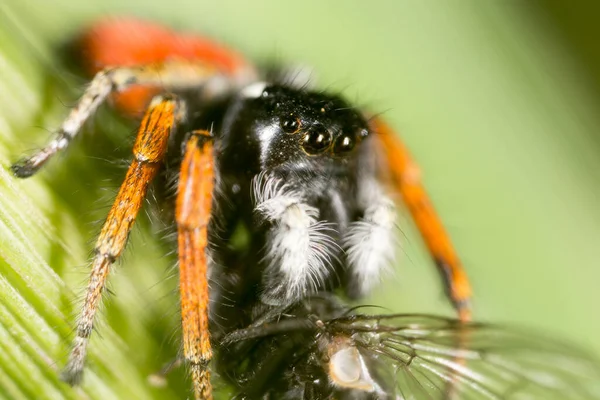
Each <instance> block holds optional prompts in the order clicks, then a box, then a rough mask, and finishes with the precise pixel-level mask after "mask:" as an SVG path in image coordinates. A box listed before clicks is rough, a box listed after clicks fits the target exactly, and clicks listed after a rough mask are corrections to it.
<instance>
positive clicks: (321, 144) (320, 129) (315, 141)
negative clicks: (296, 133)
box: [302, 125, 332, 154]
mask: <svg viewBox="0 0 600 400" xmlns="http://www.w3.org/2000/svg"><path fill="white" fill-rule="evenodd" d="M331 141H332V137H331V133H329V131H328V130H327V129H326V128H325V127H324V126H323V125H315V126H313V127H312V128H310V130H309V131H308V132H306V134H305V135H304V137H303V138H302V147H303V148H304V151H306V152H307V153H308V154H319V153H322V152H324V151H325V150H327V149H328V148H329V146H330V145H331Z"/></svg>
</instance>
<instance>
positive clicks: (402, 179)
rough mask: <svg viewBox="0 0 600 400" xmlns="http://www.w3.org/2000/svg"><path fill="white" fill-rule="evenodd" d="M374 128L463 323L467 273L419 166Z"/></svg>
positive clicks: (386, 131)
mask: <svg viewBox="0 0 600 400" xmlns="http://www.w3.org/2000/svg"><path fill="white" fill-rule="evenodd" d="M374 129H375V132H376V134H377V137H378V138H379V140H380V142H381V144H382V149H383V151H384V154H385V159H386V168H387V170H388V171H389V178H390V179H391V181H392V185H393V186H394V187H395V188H396V189H397V190H398V191H399V192H400V194H401V195H402V198H403V200H404V203H405V204H406V206H407V207H408V210H409V212H410V214H411V216H412V219H413V220H414V221H415V223H416V225H417V227H418V228H419V231H420V232H421V236H422V237H423V240H424V241H425V244H426V245H427V247H428V249H429V251H430V253H431V255H432V257H433V259H434V261H435V263H436V264H437V266H438V268H439V269H440V271H441V272H442V274H443V277H444V279H445V284H446V288H447V291H448V294H449V296H450V299H451V300H452V302H453V303H454V306H455V307H456V309H457V311H458V315H459V317H460V319H461V320H462V321H469V320H470V319H471V304H470V300H471V285H470V284H469V279H468V278H467V274H466V272H465V270H464V269H463V266H462V264H461V262H460V259H459V258H458V255H457V254H456V251H455V250H454V247H453V246H452V243H451V242H450V238H449V237H448V234H447V233H446V231H445V230H444V227H443V225H442V223H441V221H440V218H439V217H438V215H437V214H436V212H435V210H434V208H433V205H432V204H431V201H430V199H429V196H427V192H426V191H425V188H424V187H423V185H422V184H421V179H420V176H419V175H420V174H419V167H418V166H417V164H416V163H415V162H414V161H413V160H412V158H411V157H410V154H409V153H408V151H407V149H406V148H405V147H404V145H403V144H402V142H401V141H400V139H399V138H398V136H397V135H396V134H395V133H394V132H393V131H392V130H391V128H390V127H389V126H388V125H387V124H385V123H384V122H383V121H381V120H380V119H376V120H374Z"/></svg>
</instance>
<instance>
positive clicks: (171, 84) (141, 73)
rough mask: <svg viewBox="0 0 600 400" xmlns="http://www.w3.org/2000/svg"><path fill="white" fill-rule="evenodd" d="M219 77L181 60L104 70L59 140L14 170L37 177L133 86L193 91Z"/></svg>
mask: <svg viewBox="0 0 600 400" xmlns="http://www.w3.org/2000/svg"><path fill="white" fill-rule="evenodd" d="M218 74H219V71H218V70H216V68H215V67H214V66H211V65H206V64H202V63H197V62H195V61H186V60H181V59H175V60H169V61H165V62H164V63H160V64H148V65H142V66H135V67H119V68H107V69H104V70H102V71H100V72H98V73H97V74H96V76H95V77H94V79H92V81H91V82H90V85H89V86H88V88H87V90H86V91H85V93H84V94H83V96H82V97H81V99H79V102H78V103H77V105H76V106H75V107H74V108H73V109H71V112H70V113H69V115H68V116H67V118H66V119H65V120H64V122H63V123H62V125H61V126H60V128H59V129H58V131H57V133H56V137H55V138H54V139H53V140H52V141H50V143H48V145H46V146H45V147H43V148H42V149H40V150H38V151H36V152H35V153H34V154H33V155H31V156H29V157H26V158H23V159H22V160H19V161H18V162H16V163H15V164H14V165H13V166H12V167H11V169H12V171H13V173H14V174H15V175H16V176H17V177H19V178H27V177H29V176H31V175H33V174H35V173H36V172H37V171H38V170H39V169H40V168H41V167H42V166H43V165H44V164H45V163H46V162H47V161H48V160H50V159H51V158H52V156H54V155H55V154H56V153H58V152H59V151H61V150H63V149H65V148H67V146H68V145H69V143H70V142H71V141H72V140H73V139H74V138H75V137H76V136H77V134H78V133H79V132H80V131H81V128H82V127H83V125H84V123H85V122H86V121H87V120H88V119H89V118H90V117H91V116H92V115H93V114H94V113H95V112H96V110H97V109H98V107H99V106H100V105H101V104H102V103H104V102H105V100H106V99H107V98H108V97H109V96H110V95H111V94H112V93H120V92H123V91H126V90H127V89H129V88H131V87H132V86H133V85H135V86H136V87H138V86H148V87H161V88H165V89H168V90H175V91H176V90H178V89H179V90H181V89H186V88H193V87H198V86H200V85H202V84H205V83H206V82H208V81H209V80H210V79H214V78H216V77H217V76H218Z"/></svg>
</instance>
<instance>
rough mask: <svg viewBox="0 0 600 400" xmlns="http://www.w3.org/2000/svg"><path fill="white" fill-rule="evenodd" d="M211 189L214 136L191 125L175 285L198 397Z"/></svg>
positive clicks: (205, 337)
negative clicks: (177, 271)
mask: <svg viewBox="0 0 600 400" xmlns="http://www.w3.org/2000/svg"><path fill="white" fill-rule="evenodd" d="M213 189H214V158H213V141H212V137H211V136H210V134H209V132H208V131H194V132H192V135H191V136H190V138H189V139H188V141H187V143H186V146H185V154H184V157H183V162H182V163H181V171H180V175H179V186H178V190H177V202H176V210H175V218H176V220H177V240H178V248H179V290H180V293H181V322H182V328H183V357H184V359H185V361H186V362H187V363H188V364H189V366H190V370H191V374H192V380H193V383H194V395H195V398H196V399H198V400H199V399H212V387H211V384H210V372H209V370H208V364H209V362H210V360H211V358H212V349H211V345H210V336H209V331H208V304H209V293H208V262H209V259H208V256H207V254H206V253H207V245H208V236H207V231H208V223H209V220H210V215H211V209H212V200H213Z"/></svg>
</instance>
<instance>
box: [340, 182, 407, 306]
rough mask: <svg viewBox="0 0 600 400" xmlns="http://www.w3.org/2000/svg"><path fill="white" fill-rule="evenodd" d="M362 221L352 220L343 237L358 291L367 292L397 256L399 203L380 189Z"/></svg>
mask: <svg viewBox="0 0 600 400" xmlns="http://www.w3.org/2000/svg"><path fill="white" fill-rule="evenodd" d="M372 193H379V195H377V196H373V199H376V200H374V201H372V203H371V205H370V206H369V207H367V209H366V210H365V212H364V215H363V218H362V219H361V220H360V221H356V222H352V223H350V225H349V227H348V229H347V231H346V233H345V235H344V238H343V241H342V243H343V248H344V250H345V251H346V256H347V261H348V266H349V272H350V274H351V276H352V281H353V282H354V287H355V289H357V294H359V295H361V296H364V295H367V294H368V293H369V292H370V291H371V290H372V289H373V287H375V286H376V285H377V284H379V282H380V281H381V279H382V277H383V276H384V275H385V274H386V273H388V272H389V270H390V266H391V265H392V263H393V261H394V259H395V249H396V246H395V244H396V235H395V229H396V223H395V221H396V206H395V204H394V202H393V200H392V199H390V198H389V197H387V196H385V195H384V194H382V193H380V192H372Z"/></svg>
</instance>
